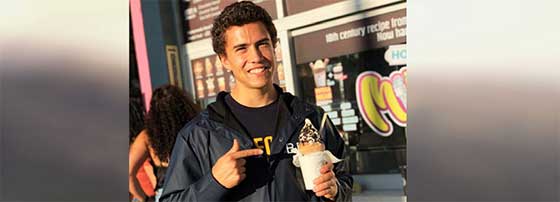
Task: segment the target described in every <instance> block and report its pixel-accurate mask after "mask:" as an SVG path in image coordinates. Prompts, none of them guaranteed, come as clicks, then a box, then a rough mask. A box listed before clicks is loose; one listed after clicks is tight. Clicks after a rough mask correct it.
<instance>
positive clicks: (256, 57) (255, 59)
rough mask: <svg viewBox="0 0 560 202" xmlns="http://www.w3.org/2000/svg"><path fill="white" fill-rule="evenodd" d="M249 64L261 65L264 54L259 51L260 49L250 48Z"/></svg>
mask: <svg viewBox="0 0 560 202" xmlns="http://www.w3.org/2000/svg"><path fill="white" fill-rule="evenodd" d="M248 59H249V62H251V63H260V62H262V60H263V54H262V52H261V51H260V50H259V48H257V47H255V46H253V47H251V48H249V58H248Z"/></svg>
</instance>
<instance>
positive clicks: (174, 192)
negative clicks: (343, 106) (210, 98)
mask: <svg viewBox="0 0 560 202" xmlns="http://www.w3.org/2000/svg"><path fill="white" fill-rule="evenodd" d="M211 33H212V45H213V48H214V52H216V54H218V56H219V58H220V62H221V63H222V65H223V67H224V68H226V69H227V70H228V71H231V73H232V74H233V76H234V78H235V81H236V84H235V87H233V89H232V90H231V93H229V92H220V93H219V94H218V96H217V98H216V102H213V103H211V104H210V105H209V106H208V107H207V109H206V110H204V111H203V112H202V113H201V114H199V115H198V116H197V117H195V118H194V119H193V120H192V121H191V122H189V123H188V124H187V125H186V126H185V127H184V128H183V129H182V130H181V131H180V132H179V135H178V136H177V142H176V144H175V146H174V148H173V154H172V155H171V161H170V163H169V169H168V172H167V174H166V179H167V180H166V182H165V184H164V187H163V194H162V196H161V201H170V202H171V201H350V200H351V199H352V196H351V194H352V193H351V192H352V182H353V179H352V176H351V175H350V174H349V169H348V166H347V164H345V163H337V164H333V163H332V162H326V163H325V165H322V167H321V169H320V175H319V177H317V178H315V179H314V184H313V185H314V189H313V190H307V189H306V187H305V186H304V181H303V177H302V172H301V169H300V168H297V167H295V166H294V164H293V163H292V157H293V156H294V155H295V154H296V153H297V150H296V149H295V146H296V145H297V142H298V136H299V135H298V134H299V131H300V130H301V129H302V128H303V127H304V125H305V123H306V122H311V123H312V124H313V125H314V127H316V128H321V130H320V133H319V135H320V137H321V140H322V141H323V143H324V146H325V149H326V150H329V151H330V152H331V153H332V154H334V155H335V156H336V157H337V158H339V159H343V158H344V157H345V156H346V154H345V152H346V148H345V144H344V141H343V139H342V137H341V136H340V134H339V133H338V131H337V130H336V128H335V127H334V124H333V123H332V122H331V121H330V119H328V118H326V115H325V112H324V111H323V110H322V109H320V108H319V107H317V106H314V105H311V104H309V103H305V102H304V101H303V100H302V99H300V98H298V97H295V96H293V95H292V94H290V93H286V92H283V91H282V89H281V88H280V87H279V86H278V85H275V84H273V82H272V81H273V80H272V78H273V75H274V74H275V73H276V60H275V55H274V46H275V44H276V40H277V39H276V28H275V27H274V24H273V23H272V19H271V17H270V15H269V14H268V13H267V12H266V11H265V10H264V9H263V8H261V7H259V6H257V5H256V4H254V3H253V2H250V1H240V2H236V3H233V4H231V5H229V6H227V7H226V8H225V9H224V10H223V11H222V12H221V13H220V15H219V16H218V17H217V18H216V19H215V20H214V25H213V28H212V31H211ZM323 117H325V118H323ZM322 120H325V121H322ZM321 123H325V124H321ZM320 126H321V127H320ZM294 151H295V152H294Z"/></svg>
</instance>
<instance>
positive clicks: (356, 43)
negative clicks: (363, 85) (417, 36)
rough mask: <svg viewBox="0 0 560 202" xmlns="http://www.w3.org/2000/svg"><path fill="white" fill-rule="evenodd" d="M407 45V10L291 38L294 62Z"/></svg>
mask: <svg viewBox="0 0 560 202" xmlns="http://www.w3.org/2000/svg"><path fill="white" fill-rule="evenodd" d="M405 42H406V9H402V10H398V11H393V12H390V13H386V14H382V15H378V16H373V17H369V18H365V19H361V20H357V21H354V22H350V23H346V24H342V25H339V26H335V27H331V28H326V29H323V30H319V31H315V32H311V33H307V34H303V35H300V36H295V37H294V50H295V52H296V54H295V56H296V63H297V64H302V63H306V62H311V61H314V60H315V59H316V58H330V57H336V56H340V55H346V54H348V53H356V52H361V51H366V50H370V49H375V48H381V47H387V46H389V45H394V44H402V43H405Z"/></svg>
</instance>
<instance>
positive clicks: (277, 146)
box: [208, 84, 315, 154]
mask: <svg viewBox="0 0 560 202" xmlns="http://www.w3.org/2000/svg"><path fill="white" fill-rule="evenodd" d="M274 89H275V90H276V92H278V96H279V97H278V99H279V101H280V104H281V107H285V109H287V110H285V111H288V112H289V113H290V114H289V115H288V116H289V120H288V122H287V123H284V124H286V125H285V126H280V127H279V129H278V133H277V137H274V138H273V140H272V151H271V154H276V153H279V152H282V149H284V145H285V144H286V143H288V141H289V140H290V138H291V136H292V135H293V134H295V132H296V131H297V130H298V129H299V127H300V126H301V125H302V123H303V121H304V120H305V117H307V116H308V115H309V114H311V113H312V112H313V111H315V110H313V106H312V105H310V104H307V103H305V102H304V101H303V100H301V99H299V98H297V97H295V96H293V95H292V94H291V93H287V92H283V91H282V88H280V87H279V86H278V85H276V84H274ZM228 94H229V92H223V91H222V92H220V93H219V94H218V96H217V98H216V102H214V103H212V104H210V105H208V115H209V119H210V120H213V121H216V122H219V123H223V124H224V126H225V127H227V128H230V129H233V130H235V131H237V132H238V133H240V137H239V138H240V139H238V140H239V141H240V144H241V145H244V147H245V148H248V147H251V146H253V141H252V140H251V138H250V135H249V133H248V132H247V131H246V130H245V128H244V127H242V126H241V123H239V121H237V119H235V117H234V116H233V114H232V112H231V110H230V109H229V107H228V106H227V104H226V102H225V97H226V96H227V95H228Z"/></svg>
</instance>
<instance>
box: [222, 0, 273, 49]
mask: <svg viewBox="0 0 560 202" xmlns="http://www.w3.org/2000/svg"><path fill="white" fill-rule="evenodd" d="M252 22H262V23H263V24H264V26H265V27H266V30H267V31H268V34H270V40H272V41H271V42H272V46H274V47H275V46H276V27H274V24H273V23H272V18H271V17H270V15H269V14H268V12H266V10H264V9H263V8H261V7H260V6H257V5H256V4H254V3H253V2H250V1H241V2H235V3H233V4H231V5H229V6H227V7H226V8H225V9H224V10H223V11H222V13H220V15H219V16H218V17H217V18H216V19H215V20H214V25H213V27H212V47H213V48H214V52H216V54H218V55H225V54H226V53H225V52H226V51H225V43H226V41H225V40H226V39H225V32H226V30H227V29H228V28H229V27H231V26H242V25H245V24H249V23H252Z"/></svg>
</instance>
